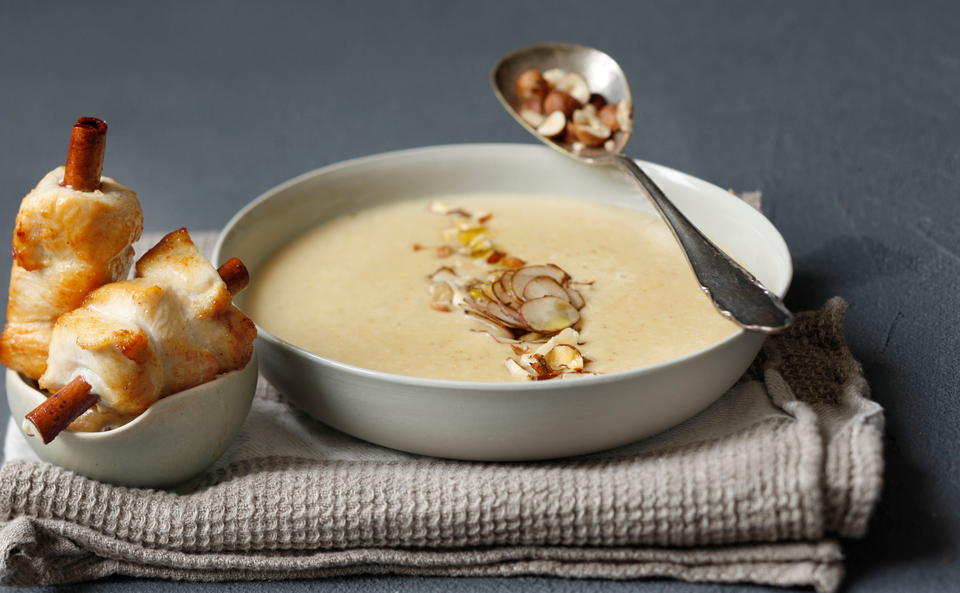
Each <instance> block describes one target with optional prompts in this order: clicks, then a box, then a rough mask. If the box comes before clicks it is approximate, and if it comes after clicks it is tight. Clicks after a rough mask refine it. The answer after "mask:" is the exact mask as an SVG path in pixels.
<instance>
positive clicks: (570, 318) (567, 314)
mask: <svg viewBox="0 0 960 593" xmlns="http://www.w3.org/2000/svg"><path fill="white" fill-rule="evenodd" d="M520 315H521V316H522V317H523V320H524V321H525V322H526V324H527V327H529V328H530V329H533V330H535V331H539V332H548V333H553V332H558V331H560V330H562V329H565V328H568V327H570V326H572V325H573V324H575V323H576V322H578V321H580V312H579V311H577V309H576V307H574V306H573V305H571V304H570V303H568V302H567V301H565V300H563V299H560V298H557V297H554V296H545V297H540V298H538V299H533V300H532V301H527V302H525V303H524V304H523V305H521V306H520Z"/></svg>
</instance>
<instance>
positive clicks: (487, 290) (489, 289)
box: [480, 282, 497, 301]
mask: <svg viewBox="0 0 960 593" xmlns="http://www.w3.org/2000/svg"><path fill="white" fill-rule="evenodd" d="M480 290H481V291H483V296H485V297H487V298H488V299H490V300H491V301H495V300H497V295H495V294H494V293H493V285H492V284H491V283H489V282H484V283H483V284H481V285H480Z"/></svg>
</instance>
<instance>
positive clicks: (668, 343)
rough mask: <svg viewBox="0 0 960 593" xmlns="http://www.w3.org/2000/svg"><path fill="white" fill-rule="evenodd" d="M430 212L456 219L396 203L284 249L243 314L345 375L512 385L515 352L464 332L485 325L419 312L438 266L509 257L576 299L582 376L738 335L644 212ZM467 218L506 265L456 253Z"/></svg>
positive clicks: (457, 267) (460, 270)
mask: <svg viewBox="0 0 960 593" xmlns="http://www.w3.org/2000/svg"><path fill="white" fill-rule="evenodd" d="M442 203H443V204H444V205H445V206H446V207H447V208H448V209H453V210H454V211H455V212H454V213H446V214H444V213H438V212H437V210H438V208H437V207H436V205H435V204H436V203H435V202H432V201H428V200H422V201H405V202H399V203H395V204H389V205H384V206H379V207H375V208H370V209H366V210H362V211H359V212H356V213H353V214H351V215H349V216H344V217H342V218H338V219H335V220H331V221H329V222H326V223H324V224H322V225H320V226H318V227H317V228H315V229H313V230H311V231H309V232H307V233H306V234H304V235H302V236H300V237H298V238H296V239H294V240H293V241H291V242H290V243H289V244H287V245H286V246H284V247H283V248H282V249H280V250H279V251H278V252H277V253H276V254H275V255H274V256H272V258H271V259H269V260H268V261H267V262H266V263H265V264H264V265H263V266H261V267H260V268H259V269H258V270H256V271H255V273H254V274H253V278H252V283H251V286H250V289H249V291H248V294H247V297H246V300H245V308H246V310H247V313H249V314H250V315H251V317H252V318H253V319H254V320H255V321H256V322H257V323H258V324H259V325H260V326H261V327H262V328H263V329H265V330H267V331H268V332H270V333H272V334H273V335H275V336H277V337H279V338H281V339H283V340H286V341H288V342H290V343H292V344H295V345H297V346H300V347H301V348H304V349H306V350H309V351H311V352H315V353H317V354H319V355H322V356H325V357H328V358H331V359H334V360H338V361H341V362H345V363H348V364H351V365H356V366H360V367H364V368H368V369H374V370H377V371H384V372H388V373H396V374H400V375H410V376H416V377H431V378H437V379H454V380H464V381H513V380H518V375H517V374H516V373H514V374H511V372H510V371H509V370H508V367H509V365H506V364H505V361H506V359H508V358H514V359H516V358H518V354H519V352H520V351H521V350H522V349H523V348H525V347H526V346H524V345H522V344H521V348H516V347H515V346H516V344H511V343H509V340H506V339H503V338H502V337H501V339H495V338H494V337H492V336H491V335H490V334H491V332H486V331H475V330H484V329H488V328H489V324H486V323H483V322H479V321H477V320H476V319H475V318H474V317H471V316H468V315H465V314H464V311H463V310H461V308H459V307H457V306H453V307H450V309H451V310H450V311H449V312H444V311H442V310H437V309H438V307H433V306H431V302H432V300H434V297H432V296H431V290H432V289H431V286H432V283H431V280H430V279H429V277H430V275H431V274H432V273H433V272H434V271H435V270H437V269H438V268H440V267H441V266H446V267H449V268H450V269H451V271H452V272H454V273H455V274H456V275H457V276H458V277H461V278H465V279H470V278H473V279H483V278H496V277H497V275H498V274H502V273H503V272H504V271H505V270H507V269H509V268H507V266H506V264H511V265H514V266H515V265H516V263H517V260H516V259H509V258H519V259H520V260H523V262H525V263H526V264H527V265H530V264H546V263H552V264H556V265H557V266H559V267H560V268H562V269H563V270H565V271H566V272H567V273H568V274H569V276H570V282H572V283H575V284H572V286H575V287H576V289H577V290H578V292H579V294H581V295H582V297H583V303H582V305H583V306H582V309H581V310H580V311H579V321H578V322H577V324H576V325H575V326H574V327H575V329H576V330H578V332H579V334H578V340H577V342H578V345H577V348H578V349H579V351H580V352H581V353H582V357H583V359H584V361H585V363H584V366H583V372H586V373H610V372H614V371H622V370H625V369H631V368H635V367H639V366H642V365H647V364H651V363H656V362H661V361H665V360H669V359H671V358H676V357H678V356H681V355H684V354H687V353H690V352H693V351H695V350H699V349H701V348H703V347H705V346H708V345H710V344H712V343H714V342H717V341H718V340H721V339H722V338H724V337H726V336H728V335H730V334H731V333H733V332H734V331H735V330H736V327H735V326H734V325H733V324H732V323H731V322H729V321H727V320H726V319H724V318H723V317H721V316H720V315H719V314H718V313H717V312H716V311H715V310H714V308H713V306H712V304H711V303H710V301H709V300H708V298H707V297H706V295H704V293H703V292H702V291H701V290H700V288H699V286H698V285H697V283H696V280H695V279H694V276H693V273H692V272H691V271H690V269H689V267H688V265H687V263H686V261H685V260H684V257H683V254H682V253H681V251H680V248H679V247H678V246H677V244H676V242H675V240H674V238H673V236H672V235H671V233H670V231H669V229H668V228H667V227H666V226H665V225H664V224H663V222H662V221H660V219H659V218H658V217H657V216H656V215H655V214H652V213H649V212H646V211H642V210H633V209H626V208H621V207H616V206H610V205H602V204H598V203H595V202H591V201H587V200H582V199H574V198H558V197H553V196H549V197H548V196H530V195H515V196H514V195H468V196H453V197H449V198H443V199H442ZM431 204H434V207H433V208H432V209H431V207H430V206H431ZM456 210H462V211H465V212H466V213H470V214H473V218H472V219H470V220H468V219H466V218H465V217H464V215H463V213H460V212H456ZM484 214H489V217H488V216H484ZM471 220H472V221H473V224H474V225H475V226H476V224H477V223H476V221H477V220H481V221H483V222H482V228H483V229H484V235H485V236H486V237H489V238H490V240H491V241H492V243H493V245H494V249H495V250H496V252H497V253H504V254H506V256H508V257H505V256H501V259H500V260H499V261H497V262H496V263H487V259H488V258H489V259H491V260H493V259H496V257H489V255H488V253H487V252H484V253H481V254H479V255H482V257H474V256H472V255H470V254H468V253H465V252H466V251H469V250H470V248H469V247H467V246H465V245H464V243H465V242H466V241H467V240H468V239H469V238H471V237H472V236H473V235H472V234H470V233H472V231H470V232H468V233H467V235H466V238H465V236H464V233H463V232H462V231H457V229H458V228H460V229H463V228H470V227H469V225H466V222H470V221H471ZM458 225H459V226H458ZM461 252H464V253H461ZM474 255H478V254H477V253H474ZM505 260H506V261H505ZM433 290H435V288H434V289H433ZM481 298H482V297H481ZM439 308H440V309H443V307H439ZM500 333H503V332H500ZM520 333H522V332H519V331H515V332H514V334H515V335H518V334H520ZM549 335H550V334H549V333H547V334H546V335H545V336H543V338H542V339H541V340H540V341H541V342H542V341H543V339H546V338H547V337H549ZM526 339H532V338H530V337H529V336H527V338H526ZM531 347H533V348H535V347H537V344H533V345H532V346H531ZM528 349H529V348H528ZM514 370H515V369H514Z"/></svg>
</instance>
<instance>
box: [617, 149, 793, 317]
mask: <svg viewBox="0 0 960 593" xmlns="http://www.w3.org/2000/svg"><path fill="white" fill-rule="evenodd" d="M615 160H616V164H617V166H619V167H620V168H621V169H623V170H625V171H627V172H628V173H630V174H631V175H633V177H634V178H635V179H636V180H637V182H638V183H639V184H640V185H641V186H642V187H643V189H644V190H645V191H646V192H647V195H649V196H650V199H651V200H652V201H653V203H654V205H655V206H656V207H657V210H659V211H660V215H661V216H662V217H663V219H664V220H665V221H666V222H667V225H668V226H669V227H670V228H671V230H673V234H674V236H675V237H676V238H677V241H678V242H679V243H680V246H681V247H682V248H683V251H684V253H685V255H686V257H687V261H688V262H689V263H690V267H691V268H693V273H694V275H695V276H696V277H697V281H698V282H699V283H700V288H702V289H703V291H704V292H705V293H707V296H709V297H710V299H711V300H712V301H713V305H714V306H715V307H716V308H717V311H719V312H720V313H721V314H722V315H723V316H724V317H727V318H729V319H730V320H731V321H733V322H734V323H736V324H737V325H739V326H741V327H743V328H744V329H746V330H748V331H754V332H760V333H766V334H772V333H777V332H779V331H781V330H784V329H786V328H787V327H789V326H790V324H791V323H793V314H792V313H790V310H789V309H787V307H786V306H785V305H784V304H783V301H781V300H780V298H779V297H777V295H775V294H773V293H772V292H770V291H769V290H767V289H766V288H765V287H764V286H763V284H761V283H760V281H759V280H757V279H756V278H754V277H753V275H752V274H751V273H750V272H748V271H746V270H745V269H743V267H741V266H740V264H738V263H737V262H735V261H733V260H732V259H731V258H730V256H728V255H727V254H726V253H724V252H723V251H721V249H720V248H719V247H717V246H716V245H714V244H713V243H712V242H711V241H710V239H707V238H706V237H705V236H704V235H703V233H701V232H700V231H699V230H698V229H697V227H695V226H693V223H691V222H690V221H689V220H688V219H687V217H686V216H684V215H683V213H682V212H680V210H678V209H677V207H676V206H674V205H673V202H671V201H670V199H669V198H668V197H667V196H666V195H664V193H663V191H662V190H661V189H660V188H659V187H657V184H656V183H654V182H653V180H652V179H650V177H649V176H648V175H647V174H646V173H644V171H643V169H641V168H640V166H639V165H637V163H636V162H635V161H634V160H633V159H631V158H629V157H627V156H624V155H616V157H615Z"/></svg>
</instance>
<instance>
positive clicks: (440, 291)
mask: <svg viewBox="0 0 960 593" xmlns="http://www.w3.org/2000/svg"><path fill="white" fill-rule="evenodd" d="M430 293H431V300H430V307H431V308H433V309H434V310H436V311H443V312H447V313H449V312H450V311H451V310H452V308H451V305H452V304H453V288H451V287H450V285H449V284H446V283H441V284H434V285H433V286H431V287H430Z"/></svg>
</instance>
